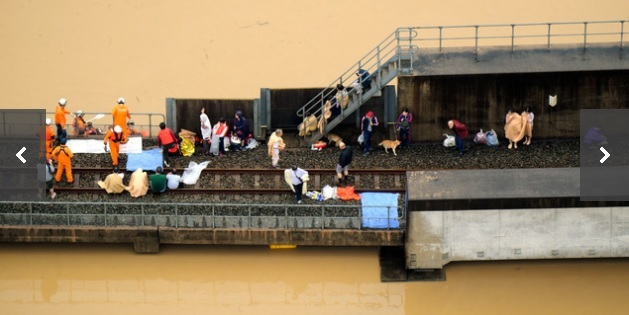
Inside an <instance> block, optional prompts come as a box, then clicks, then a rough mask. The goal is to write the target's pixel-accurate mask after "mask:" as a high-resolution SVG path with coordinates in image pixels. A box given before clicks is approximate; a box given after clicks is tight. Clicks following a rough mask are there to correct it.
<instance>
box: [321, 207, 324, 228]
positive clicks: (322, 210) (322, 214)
mask: <svg viewBox="0 0 629 315" xmlns="http://www.w3.org/2000/svg"><path fill="white" fill-rule="evenodd" d="M321 229H322V230H325V208H324V207H323V205H321Z"/></svg>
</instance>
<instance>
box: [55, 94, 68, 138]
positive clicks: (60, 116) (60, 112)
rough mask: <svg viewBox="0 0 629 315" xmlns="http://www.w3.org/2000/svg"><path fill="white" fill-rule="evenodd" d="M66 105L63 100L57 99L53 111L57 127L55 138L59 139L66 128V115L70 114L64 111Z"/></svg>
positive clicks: (65, 101)
mask: <svg viewBox="0 0 629 315" xmlns="http://www.w3.org/2000/svg"><path fill="white" fill-rule="evenodd" d="M67 103H68V101H67V100H66V99H65V98H62V99H59V105H57V108H56V109H55V125H57V137H59V138H61V134H63V130H65V128H66V114H70V111H69V110H67V109H66V104H67Z"/></svg>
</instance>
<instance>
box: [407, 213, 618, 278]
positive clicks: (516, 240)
mask: <svg viewBox="0 0 629 315" xmlns="http://www.w3.org/2000/svg"><path fill="white" fill-rule="evenodd" d="M602 257H629V207H600V208H550V209H509V210H467V211H466V210H462V211H414V212H409V224H408V231H407V240H406V267H407V268H408V269H441V268H443V266H444V265H446V264H447V263H449V262H452V261H485V260H520V259H565V258H602Z"/></svg>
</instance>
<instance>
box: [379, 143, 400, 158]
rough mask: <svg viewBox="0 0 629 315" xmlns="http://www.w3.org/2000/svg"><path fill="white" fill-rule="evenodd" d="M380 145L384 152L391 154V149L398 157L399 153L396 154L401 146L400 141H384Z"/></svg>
mask: <svg viewBox="0 0 629 315" xmlns="http://www.w3.org/2000/svg"><path fill="white" fill-rule="evenodd" d="M378 145H379V146H383V147H384V152H386V153H389V149H391V150H393V154H394V155H397V153H395V148H397V146H398V145H400V140H384V141H382V142H380V143H379V144H378Z"/></svg>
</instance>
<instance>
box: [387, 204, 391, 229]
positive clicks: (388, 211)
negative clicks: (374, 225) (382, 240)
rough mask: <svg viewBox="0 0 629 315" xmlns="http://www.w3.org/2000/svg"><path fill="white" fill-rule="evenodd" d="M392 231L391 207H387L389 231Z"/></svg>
mask: <svg viewBox="0 0 629 315" xmlns="http://www.w3.org/2000/svg"><path fill="white" fill-rule="evenodd" d="M390 229H391V206H387V231H388V230H390Z"/></svg>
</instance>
